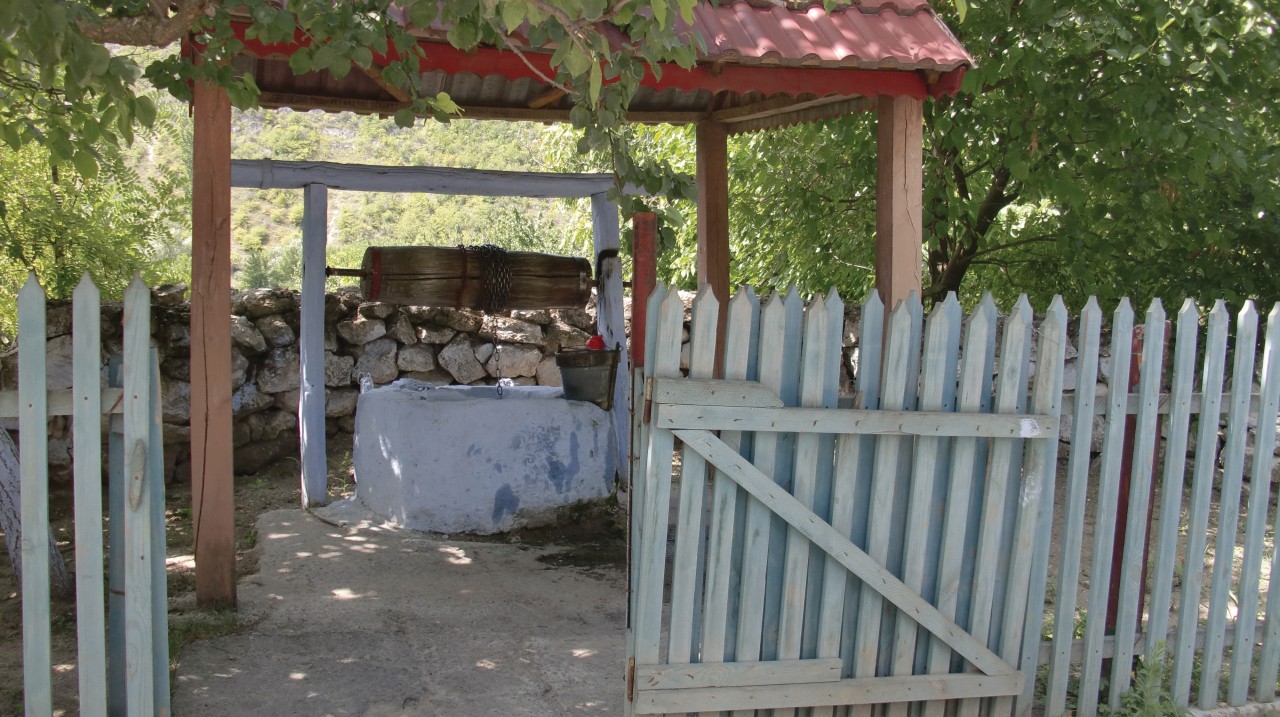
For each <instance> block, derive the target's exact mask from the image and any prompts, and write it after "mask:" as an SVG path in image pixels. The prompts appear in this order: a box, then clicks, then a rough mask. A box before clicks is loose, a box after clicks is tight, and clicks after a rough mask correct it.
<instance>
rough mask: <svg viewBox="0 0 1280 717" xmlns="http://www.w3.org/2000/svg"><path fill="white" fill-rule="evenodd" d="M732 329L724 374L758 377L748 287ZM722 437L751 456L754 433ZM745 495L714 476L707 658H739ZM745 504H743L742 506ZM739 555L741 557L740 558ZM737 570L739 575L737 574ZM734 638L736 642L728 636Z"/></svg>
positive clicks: (733, 310) (732, 314) (756, 328)
mask: <svg viewBox="0 0 1280 717" xmlns="http://www.w3.org/2000/svg"><path fill="white" fill-rule="evenodd" d="M728 321H729V327H728V330H727V331H726V333H725V353H724V356H725V362H724V375H725V377H726V379H728V380H745V379H748V378H751V377H754V376H755V372H756V346H757V342H758V340H759V332H760V302H759V301H758V300H757V299H756V296H755V293H754V292H753V291H751V289H750V288H748V287H743V288H741V289H739V290H738V293H737V294H736V295H735V296H734V297H733V299H732V300H731V301H730V302H729V316H728ZM720 439H721V440H722V441H724V442H725V445H727V446H729V447H730V448H732V449H733V450H736V451H738V453H739V454H740V455H743V456H744V457H747V458H750V452H751V441H750V437H749V436H746V435H744V434H742V433H740V432H737V431H725V432H724V433H722V434H721V436H720ZM745 500H746V496H745V495H744V494H742V491H740V490H738V487H737V485H736V484H734V482H733V481H731V480H728V479H726V478H724V477H722V476H719V475H714V474H713V480H712V499H711V519H710V520H711V526H710V533H709V537H708V548H707V579H706V593H705V604H704V607H703V621H702V660H703V662H709V663H715V662H720V661H722V660H724V659H725V657H726V656H729V657H736V654H737V642H736V638H737V630H736V622H735V621H734V620H735V619H736V611H734V608H735V607H736V605H731V601H730V596H731V594H732V591H733V588H734V586H735V579H737V580H740V579H741V574H740V573H741V570H740V568H739V567H738V566H739V564H740V558H741V555H742V542H743V538H742V535H741V534H740V532H739V530H738V528H739V527H740V526H742V524H743V523H744V521H743V519H742V518H743V517H744V516H745V513H746V511H745V508H746V505H745ZM740 504H741V505H740ZM735 556H737V558H738V559H735ZM735 573H736V574H735ZM730 638H732V640H733V642H729V641H728V640H729V639H730Z"/></svg>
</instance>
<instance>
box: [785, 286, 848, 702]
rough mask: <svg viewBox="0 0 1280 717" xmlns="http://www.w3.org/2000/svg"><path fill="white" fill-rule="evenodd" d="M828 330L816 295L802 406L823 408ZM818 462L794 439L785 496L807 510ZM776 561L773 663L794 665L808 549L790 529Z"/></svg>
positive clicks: (809, 315) (814, 448)
mask: <svg viewBox="0 0 1280 717" xmlns="http://www.w3.org/2000/svg"><path fill="white" fill-rule="evenodd" d="M830 328H831V322H830V320H829V317H828V314H827V301H826V298H825V297H822V296H819V297H817V298H816V299H814V300H813V301H812V302H810V304H809V307H808V310H807V311H806V312H805V317H804V346H803V349H802V354H801V365H800V405H802V406H821V405H822V403H823V394H824V392H825V389H826V383H827V382H826V376H827V373H828V371H829V369H830V368H833V366H832V364H831V356H830V351H831V343H830V341H828V337H827V332H828V331H829V329H830ZM823 460H826V461H830V460H831V454H830V453H828V454H826V455H825V457H824V456H823V454H822V453H821V445H820V442H819V436H818V434H816V433H808V432H806V433H802V434H800V436H798V437H797V439H796V452H795V462H794V466H795V468H794V471H793V474H792V475H793V479H792V487H791V494H792V495H793V496H795V498H796V500H797V501H799V502H800V504H801V505H803V506H805V507H806V508H808V509H809V510H815V508H816V503H817V492H818V466H819V464H820V463H821V462H822V461H823ZM781 557H782V560H783V566H782V579H783V581H784V584H785V585H786V590H785V591H784V594H783V601H782V609H781V613H780V615H779V618H778V656H777V659H778V660H796V659H799V658H800V653H801V646H802V643H803V640H804V628H805V604H806V602H807V601H808V599H809V592H808V590H809V566H810V544H809V541H808V540H806V539H805V537H804V536H803V535H802V534H801V533H800V532H799V531H797V530H796V529H795V528H793V527H788V529H787V546H786V553H785V555H783V556H781ZM815 572H816V571H815ZM810 619H812V615H811V616H810ZM837 662H838V660H837ZM794 714H795V712H794V710H789V709H783V710H779V711H776V712H774V717H791V716H792V715H794Z"/></svg>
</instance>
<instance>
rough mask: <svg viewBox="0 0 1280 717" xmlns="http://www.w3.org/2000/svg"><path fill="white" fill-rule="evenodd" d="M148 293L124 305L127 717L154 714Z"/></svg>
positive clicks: (129, 292)
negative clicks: (148, 475)
mask: <svg viewBox="0 0 1280 717" xmlns="http://www.w3.org/2000/svg"><path fill="white" fill-rule="evenodd" d="M150 300H151V292H150V290H149V289H147V287H146V285H144V284H143V283H142V280H141V279H138V278H136V277H135V278H134V281H133V282H132V283H131V284H130V285H129V288H128V289H126V290H125V300H124V392H125V413H124V449H125V450H124V461H125V467H124V478H125V539H124V541H125V571H124V575H125V578H124V579H125V587H124V594H125V616H126V617H125V664H126V667H125V670H126V673H127V677H126V679H127V685H128V686H127V689H128V700H129V712H128V713H129V715H130V716H131V717H134V716H136V717H142V716H143V715H152V714H154V713H155V686H154V685H155V683H154V678H155V672H154V669H153V665H152V658H153V654H152V625H151V619H152V608H151V599H152V594H151V561H153V560H162V559H163V558H161V557H160V556H156V555H153V554H152V553H151V547H152V546H151V500H152V492H153V491H152V490H151V487H150V486H149V485H148V484H147V456H148V451H149V447H148V446H149V443H150V440H151V426H150V425H149V424H150V421H149V420H148V415H149V413H150V410H149V409H150V407H151V372H150V360H149V359H150V356H151V353H150V351H151V306H150Z"/></svg>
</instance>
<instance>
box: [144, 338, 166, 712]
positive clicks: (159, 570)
mask: <svg viewBox="0 0 1280 717" xmlns="http://www.w3.org/2000/svg"><path fill="white" fill-rule="evenodd" d="M149 353H150V355H151V356H150V358H151V360H150V361H148V362H147V364H148V367H149V369H150V371H149V373H148V381H149V384H150V392H149V396H150V399H151V403H150V406H149V409H150V410H149V412H148V414H147V416H148V424H149V425H150V438H149V441H148V447H147V484H148V488H147V489H148V490H149V491H150V492H151V514H150V516H148V517H149V520H150V522H151V555H152V556H154V557H153V559H152V560H151V561H150V562H151V673H152V678H151V679H152V690H153V693H154V697H153V703H154V705H155V715H156V717H169V714H170V703H169V701H170V698H169V587H168V581H167V572H166V571H167V566H166V561H165V557H166V555H167V545H168V535H166V533H165V520H164V518H165V501H164V426H163V421H164V418H163V416H164V411H163V410H162V408H161V392H160V354H159V352H157V351H156V350H155V349H154V348H152V349H150V351H149Z"/></svg>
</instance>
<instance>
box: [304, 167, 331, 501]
mask: <svg viewBox="0 0 1280 717" xmlns="http://www.w3.org/2000/svg"><path fill="white" fill-rule="evenodd" d="M304 191H305V193H306V196H305V199H304V203H303V212H302V316H301V319H300V322H299V324H300V325H299V327H298V328H299V332H298V333H299V337H298V347H299V349H300V351H301V356H300V358H299V364H300V369H301V383H302V390H301V391H300V392H299V394H298V432H299V436H300V438H301V451H302V507H304V508H310V507H311V506H315V505H324V504H325V503H328V502H329V496H328V485H327V482H328V464H327V463H326V461H325V437H324V404H325V384H324V263H325V261H324V260H325V242H326V240H327V238H328V233H329V221H328V214H329V193H328V188H327V187H325V185H323V184H308V185H307V188H306V189H305V190H304Z"/></svg>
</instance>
